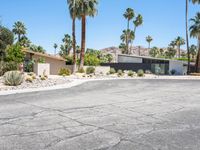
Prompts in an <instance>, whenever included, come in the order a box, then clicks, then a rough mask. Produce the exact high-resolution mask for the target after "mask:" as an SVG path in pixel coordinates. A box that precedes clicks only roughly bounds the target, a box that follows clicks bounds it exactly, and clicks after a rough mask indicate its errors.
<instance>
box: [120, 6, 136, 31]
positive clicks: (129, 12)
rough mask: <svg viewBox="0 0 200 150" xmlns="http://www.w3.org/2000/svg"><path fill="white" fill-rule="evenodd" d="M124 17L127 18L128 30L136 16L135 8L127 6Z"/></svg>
mask: <svg viewBox="0 0 200 150" xmlns="http://www.w3.org/2000/svg"><path fill="white" fill-rule="evenodd" d="M123 16H124V18H125V19H127V21H128V22H127V30H128V29H129V25H130V21H131V20H132V19H133V18H134V17H135V13H134V10H133V9H132V8H127V9H126V12H125V13H124V15H123Z"/></svg>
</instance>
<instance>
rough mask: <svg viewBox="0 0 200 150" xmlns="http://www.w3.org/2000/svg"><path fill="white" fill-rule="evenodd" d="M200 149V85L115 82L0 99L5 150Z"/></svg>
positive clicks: (0, 134)
mask: <svg viewBox="0 0 200 150" xmlns="http://www.w3.org/2000/svg"><path fill="white" fill-rule="evenodd" d="M45 149H46V150H107V149H108V150H199V149H200V81H195V80H193V81H186V80H185V81H184V80H114V81H98V82H88V83H84V84H82V85H80V86H77V87H73V88H71V89H63V90H56V91H49V92H35V93H29V94H19V95H10V96H1V97H0V150H45Z"/></svg>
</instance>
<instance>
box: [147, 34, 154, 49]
mask: <svg viewBox="0 0 200 150" xmlns="http://www.w3.org/2000/svg"><path fill="white" fill-rule="evenodd" d="M146 41H147V43H148V44H149V49H150V48H151V42H152V41H153V38H152V37H151V36H150V35H148V36H147V37H146Z"/></svg>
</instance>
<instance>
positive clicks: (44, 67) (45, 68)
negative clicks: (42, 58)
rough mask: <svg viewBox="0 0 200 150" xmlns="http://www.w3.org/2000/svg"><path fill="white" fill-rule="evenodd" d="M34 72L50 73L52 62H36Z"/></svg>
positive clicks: (39, 73)
mask: <svg viewBox="0 0 200 150" xmlns="http://www.w3.org/2000/svg"><path fill="white" fill-rule="evenodd" d="M33 69H34V73H35V74H36V75H38V76H39V75H47V76H48V75H50V64H46V63H45V64H40V63H36V64H34V67H33Z"/></svg>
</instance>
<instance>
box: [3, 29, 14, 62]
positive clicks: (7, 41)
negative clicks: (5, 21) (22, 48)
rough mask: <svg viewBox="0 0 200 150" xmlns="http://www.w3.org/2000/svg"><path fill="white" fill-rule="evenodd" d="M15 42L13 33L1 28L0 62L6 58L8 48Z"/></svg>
mask: <svg viewBox="0 0 200 150" xmlns="http://www.w3.org/2000/svg"><path fill="white" fill-rule="evenodd" d="M13 42H14V35H13V33H12V32H11V31H10V30H9V29H8V28H5V27H3V26H0V61H2V60H3V59H4V58H5V56H6V47H7V46H9V45H12V44H13Z"/></svg>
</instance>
